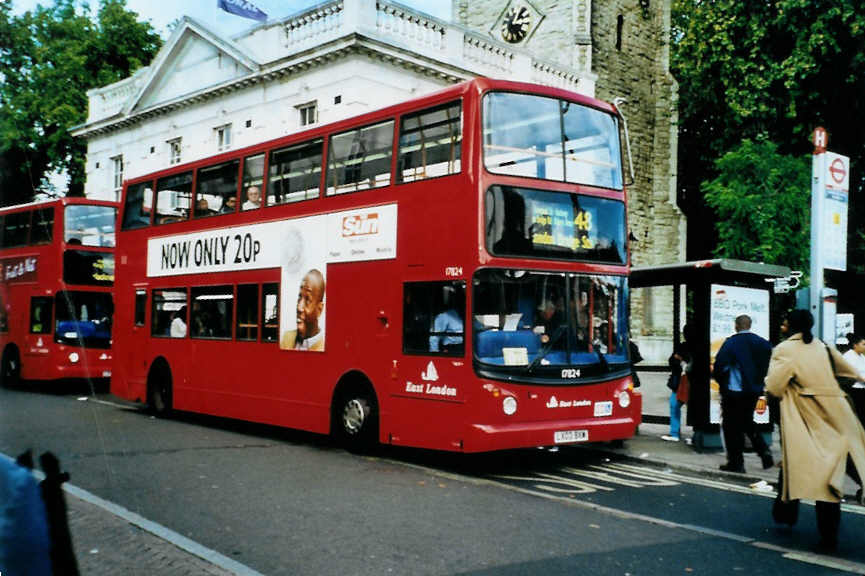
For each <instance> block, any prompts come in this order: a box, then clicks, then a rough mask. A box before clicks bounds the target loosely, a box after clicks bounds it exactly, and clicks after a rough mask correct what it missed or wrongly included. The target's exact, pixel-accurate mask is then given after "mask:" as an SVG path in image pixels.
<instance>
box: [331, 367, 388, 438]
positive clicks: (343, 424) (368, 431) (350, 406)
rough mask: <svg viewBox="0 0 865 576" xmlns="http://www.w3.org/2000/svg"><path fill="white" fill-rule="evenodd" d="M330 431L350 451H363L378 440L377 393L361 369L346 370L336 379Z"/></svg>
mask: <svg viewBox="0 0 865 576" xmlns="http://www.w3.org/2000/svg"><path fill="white" fill-rule="evenodd" d="M330 431H331V435H332V436H333V437H334V438H335V439H336V440H337V442H339V443H340V444H341V445H343V446H345V447H346V448H347V449H348V450H349V451H351V452H364V451H367V450H369V449H370V448H372V447H373V446H375V444H377V443H378V432H379V402H378V396H377V395H376V392H375V387H374V386H373V385H372V382H370V380H369V378H367V377H366V376H365V375H364V374H363V373H361V372H357V371H353V372H348V373H346V374H344V375H343V376H342V378H340V379H339V382H337V384H336V387H335V388H334V390H333V397H332V399H331V409H330Z"/></svg>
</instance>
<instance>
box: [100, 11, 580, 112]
mask: <svg viewBox="0 0 865 576" xmlns="http://www.w3.org/2000/svg"><path fill="white" fill-rule="evenodd" d="M274 33H276V34H277V35H274ZM249 34H250V39H252V38H255V39H256V40H266V39H273V38H277V37H281V38H282V41H281V47H280V48H279V49H277V50H270V51H265V52H261V53H262V54H267V56H266V57H265V56H261V58H266V59H267V60H269V61H267V62H258V64H259V65H260V70H259V71H258V72H255V73H253V74H258V75H267V74H269V73H270V71H271V70H272V69H274V68H276V67H278V66H279V65H280V63H281V62H284V61H286V60H289V59H291V58H293V57H295V56H298V55H302V54H303V53H305V52H311V56H310V57H311V58H314V57H316V55H315V53H314V52H315V51H316V50H317V49H319V47H321V48H320V50H327V48H326V46H327V45H329V44H332V43H334V42H336V41H340V40H347V39H350V38H352V37H355V38H360V39H361V40H362V39H363V38H368V39H370V40H373V41H375V42H377V43H378V44H379V46H381V47H382V48H381V49H384V50H389V51H391V52H392V53H395V54H396V55H398V54H399V53H400V52H401V53H402V54H404V55H405V57H406V58H407V59H408V60H417V59H421V60H426V61H427V62H429V66H430V68H431V69H437V70H433V72H434V73H439V74H441V73H443V72H442V70H440V69H441V68H442V67H444V66H447V68H448V70H447V76H448V77H450V78H460V77H463V78H470V77H473V76H490V77H495V78H509V79H514V80H520V81H525V82H535V83H539V84H545V85H549V86H557V87H561V88H565V89H568V90H574V91H578V92H582V93H586V94H590V95H591V94H593V91H594V76H593V75H592V74H591V73H589V72H586V71H578V70H575V69H571V68H567V67H563V66H561V65H557V64H553V63H548V62H543V61H539V60H537V59H536V58H534V57H532V56H531V55H530V54H529V53H528V52H523V51H521V50H519V49H518V48H515V47H513V46H510V45H508V44H506V43H503V42H499V41H497V40H495V39H493V38H492V37H490V36H489V35H487V34H484V33H483V32H476V31H472V30H469V29H468V28H465V27H463V26H460V25H456V24H452V23H448V22H444V21H442V20H438V19H437V18H434V17H432V16H429V15H426V14H424V13H422V12H417V11H415V10H412V9H411V8H408V7H406V6H403V5H401V4H398V3H396V2H385V1H381V0H335V1H333V2H326V3H322V4H319V5H318V6H315V7H314V8H311V9H309V10H306V11H304V12H301V13H299V14H295V15H293V16H290V17H288V18H285V19H283V20H280V21H274V22H270V23H267V24H265V25H263V26H260V27H258V28H253V29H251V31H250V33H249ZM270 41H272V40H270ZM236 42H237V44H238V45H241V46H243V45H244V41H243V40H242V39H241V40H239V41H236ZM147 70H148V69H147V68H145V69H142V70H139V72H138V73H136V74H135V75H134V76H132V77H131V78H128V79H126V80H122V81H120V82H117V83H115V84H111V85H109V86H106V87H104V88H99V89H96V90H92V91H91V92H90V93H89V95H90V114H89V118H88V123H94V122H99V121H102V120H106V119H109V118H111V117H112V116H115V115H117V114H118V113H120V112H121V111H122V110H123V107H124V105H125V104H126V103H127V102H129V101H130V99H131V98H133V97H134V95H135V94H136V93H137V91H138V90H139V89H140V87H141V86H140V81H141V80H142V79H143V78H144V77H145V76H146V71H147ZM460 71H462V72H460ZM248 80H249V78H248V79H245V80H243V81H240V82H242V85H248V84H249V82H248ZM252 80H253V81H254V78H252ZM223 89H224V87H223Z"/></svg>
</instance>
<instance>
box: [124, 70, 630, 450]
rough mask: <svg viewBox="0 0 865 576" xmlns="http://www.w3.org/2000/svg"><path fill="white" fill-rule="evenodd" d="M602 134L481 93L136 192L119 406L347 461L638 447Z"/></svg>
mask: <svg viewBox="0 0 865 576" xmlns="http://www.w3.org/2000/svg"><path fill="white" fill-rule="evenodd" d="M619 128H620V118H619V116H618V114H617V111H616V110H615V108H614V107H613V106H611V105H609V104H606V103H603V102H600V101H597V100H594V99H591V98H586V97H583V96H579V95H577V94H574V93H571V92H567V91H563V90H558V89H554V88H547V87H541V86H535V85H529V84H520V83H513V82H505V81H494V80H489V79H476V80H473V81H469V82H466V83H463V84H460V85H457V86H454V87H451V88H448V89H445V90H442V91H440V92H437V93H435V94H432V95H429V96H425V97H423V98H418V99H415V100H411V101H409V102H405V103H403V104H399V105H396V106H391V107H389V108H385V109H382V110H379V111H376V112H370V113H367V114H364V115H362V116H358V117H355V118H351V119H347V120H343V121H340V122H336V123H333V124H330V125H327V126H322V127H317V128H313V129H310V130H307V131H305V132H301V133H298V134H294V135H291V136H287V137H284V138H280V139H278V140H273V141H270V142H264V143H262V144H259V145H255V146H251V147H248V148H244V149H242V150H237V151H234V152H228V153H224V154H221V155H219V156H215V157H213V158H208V159H206V160H202V161H199V162H194V163H190V164H186V165H181V166H175V167H172V168H170V169H166V170H164V171H161V172H158V173H155V174H151V175H148V176H145V177H141V178H136V179H133V180H130V181H129V182H128V183H127V185H126V187H125V189H124V199H123V207H122V214H121V229H120V231H119V232H118V234H119V237H118V256H119V257H118V265H117V278H118V284H117V286H118V289H117V293H116V299H117V303H118V307H117V322H116V326H115V330H116V340H115V342H116V346H115V359H116V363H115V369H114V378H113V379H112V383H111V388H112V392H113V393H114V394H116V395H118V396H121V397H125V398H128V399H133V400H138V401H142V402H147V403H148V404H150V405H151V407H152V408H153V409H154V410H156V411H157V412H164V411H167V410H170V409H179V410H183V411H192V412H202V413H207V414H213V415H218V416H222V417H230V418H239V419H244V420H250V421H255V422H263V423H268V424H275V425H280V426H288V427H292V428H298V429H304V430H310V431H314V432H319V433H328V432H330V433H333V434H334V435H336V436H337V437H339V438H340V439H341V440H342V441H344V442H345V443H347V444H349V445H355V446H363V445H366V444H368V443H370V442H376V441H378V442H383V443H388V444H394V445H410V446H417V447H428V448H435V449H442V450H456V451H467V452H474V451H487V450H496V449H505V448H516V447H528V446H549V445H556V444H566V443H573V442H584V441H608V440H614V439H621V438H626V437H629V436H631V435H632V434H634V431H635V429H636V427H637V425H638V424H639V422H640V411H641V404H642V402H641V396H640V394H639V392H638V391H636V390H634V388H633V384H632V379H631V376H630V366H629V361H628V317H627V300H628V282H627V275H628V246H627V234H626V207H625V201H626V198H625V189H624V185H623V178H622V161H621V157H622V155H621V146H620V130H619Z"/></svg>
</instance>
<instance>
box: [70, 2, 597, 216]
mask: <svg viewBox="0 0 865 576" xmlns="http://www.w3.org/2000/svg"><path fill="white" fill-rule="evenodd" d="M506 18H507V14H506V13H502V15H501V16H500V19H501V20H502V23H504V20H505V19H506ZM500 28H501V26H498V27H495V26H494V29H495V30H499V29H500ZM474 76H491V77H500V78H510V79H517V80H522V81H527V82H535V83H539V84H547V85H554V86H559V87H562V88H567V89H570V90H573V91H577V92H581V93H583V94H588V95H594V89H595V77H594V75H593V74H592V73H591V71H589V70H575V69H572V68H569V67H566V66H561V65H559V64H556V63H553V62H549V61H545V60H542V59H539V58H537V57H533V56H532V55H531V54H530V53H528V52H525V51H521V50H520V49H518V48H515V47H514V46H513V45H510V44H508V43H507V42H504V41H500V40H496V39H495V38H494V37H493V34H490V33H485V32H473V31H471V30H469V29H467V28H465V27H462V26H459V25H455V24H451V23H448V22H443V21H441V20H438V19H435V18H433V17H431V16H428V15H426V14H423V13H420V12H417V11H414V10H411V9H409V8H406V7H403V6H401V5H399V4H396V3H392V2H382V1H378V2H376V1H375V0H336V1H333V2H328V3H325V4H320V5H318V6H316V7H314V8H312V9H310V10H308V11H305V12H303V13H300V14H296V15H293V16H290V17H288V18H285V19H283V20H279V21H273V22H268V23H266V24H262V25H260V26H256V27H254V28H252V29H250V30H248V31H247V32H245V33H242V34H241V35H239V36H237V37H235V38H233V39H227V38H222V37H220V36H219V35H217V34H215V33H213V32H212V31H211V30H208V28H207V27H206V26H204V25H203V24H201V23H200V22H197V21H195V20H193V19H191V18H184V19H183V20H182V21H181V23H180V24H179V25H178V26H177V27H176V29H175V30H174V32H173V33H172V35H171V37H170V38H169V39H168V41H167V42H166V43H165V45H164V46H163V47H162V49H161V50H160V52H159V54H158V55H157V57H156V59H155V60H154V61H153V63H152V64H151V65H150V66H148V67H146V68H142V69H140V70H138V71H137V72H136V73H135V74H134V75H133V76H132V77H130V78H127V79H125V80H122V81H120V82H116V83H114V84H111V85H109V86H105V87H103V88H97V89H94V90H91V91H90V92H89V93H88V97H89V115H88V118H87V122H86V123H85V124H84V125H82V126H79V127H76V128H75V129H74V130H73V134H74V135H75V136H78V137H80V138H85V139H86V140H87V163H86V173H87V183H86V186H85V193H86V195H87V196H89V197H92V198H104V199H117V198H118V197H119V192H120V187H121V185H122V182H123V179H125V178H134V177H136V176H139V175H142V174H146V173H149V172H153V171H155V170H159V169H162V168H165V167H168V166H169V165H171V164H175V163H179V162H188V161H191V160H196V159H200V158H204V157H208V156H212V155H214V154H217V153H218V152H220V151H222V150H227V149H230V148H238V147H243V146H247V145H250V144H254V143H257V142H261V141H264V140H268V139H271V138H276V137H279V136H284V135H286V134H290V133H292V132H296V131H298V130H301V129H303V128H304V127H305V126H306V125H308V124H314V123H329V122H332V121H334V120H338V119H341V118H344V117H348V116H352V115H356V114H359V113H361V112H364V111H368V110H372V109H376V108H381V107H384V106H387V105H390V104H393V103H396V102H399V101H402V100H406V99H408V98H411V97H412V96H417V95H420V94H424V93H427V92H431V91H434V90H436V89H438V88H440V87H442V86H445V85H449V84H452V83H456V82H459V81H462V80H465V79H468V78H472V77H474Z"/></svg>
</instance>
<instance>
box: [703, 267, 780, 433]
mask: <svg viewBox="0 0 865 576" xmlns="http://www.w3.org/2000/svg"><path fill="white" fill-rule="evenodd" d="M709 306H710V311H709V355H710V357H709V368H710V370H712V369H714V367H715V356H716V355H717V354H718V350H720V349H721V346H722V345H723V344H724V341H725V340H726V339H727V337H729V336H731V335H733V334H735V332H736V327H735V321H736V317H737V316H741V315H742V314H747V315H748V316H750V317H751V332H753V333H754V334H757V335H758V336H762V337H763V338H765V339H766V340H768V339H769V292H768V291H767V290H759V289H756V288H742V287H739V286H724V285H721V284H712V286H711V291H710V295H709ZM709 422H711V423H712V424H720V423H721V389H720V386H719V385H718V383H717V382H716V381H715V379H714V378H712V379H710V380H709ZM754 422H756V423H758V424H767V423H768V422H769V410H768V409H767V408H766V402H765V398H763V399H761V400H760V402H758V403H757V408H756V410H755V411H754Z"/></svg>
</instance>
